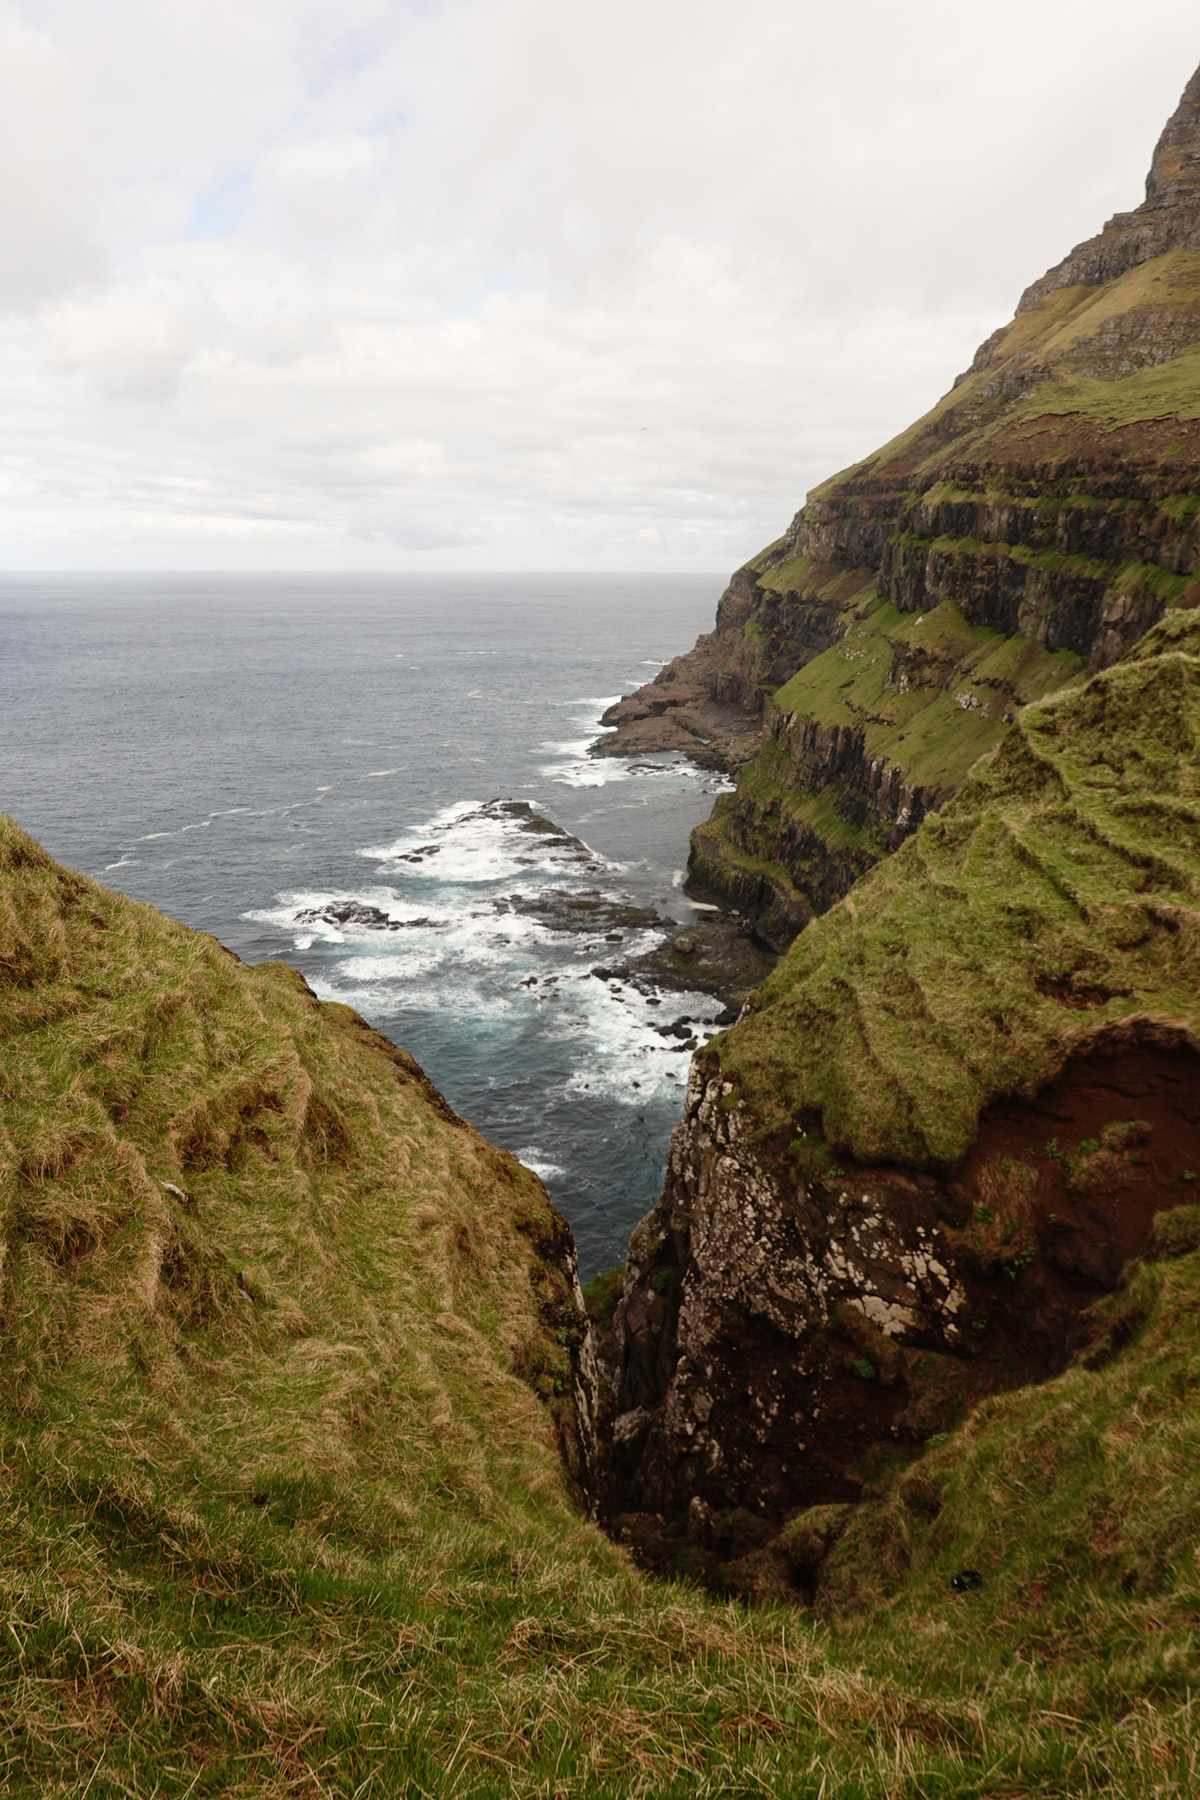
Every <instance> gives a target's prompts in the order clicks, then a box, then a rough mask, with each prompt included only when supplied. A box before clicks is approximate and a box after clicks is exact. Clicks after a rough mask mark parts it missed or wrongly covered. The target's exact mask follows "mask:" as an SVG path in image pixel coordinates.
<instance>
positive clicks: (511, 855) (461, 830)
mask: <svg viewBox="0 0 1200 1800" xmlns="http://www.w3.org/2000/svg"><path fill="white" fill-rule="evenodd" d="M361 854H362V855H363V856H366V857H369V858H371V859H373V860H375V861H377V862H380V863H383V864H385V865H387V866H389V868H390V869H392V870H394V871H395V873H396V874H397V875H400V874H402V875H403V877H404V880H405V881H413V880H419V881H421V882H426V881H429V882H434V883H436V884H437V885H438V886H439V887H444V886H447V885H452V886H460V885H463V884H474V883H484V882H497V881H511V880H514V879H517V880H519V879H520V878H521V877H522V876H525V875H527V874H528V873H529V871H530V870H537V871H538V872H539V873H542V874H551V875H556V876H557V875H562V874H567V873H574V872H577V871H578V870H580V869H581V868H582V867H584V866H585V865H590V868H591V872H592V873H598V872H599V871H600V870H601V868H609V869H611V868H613V867H614V866H615V865H613V864H610V863H608V862H607V861H606V859H604V858H603V857H600V856H597V855H596V854H595V853H594V852H593V851H591V850H590V849H589V848H588V846H587V845H581V844H580V843H579V841H578V840H574V839H571V838H569V837H567V836H566V835H565V834H564V835H563V836H559V835H557V834H554V835H552V834H550V833H548V832H545V833H543V832H539V831H530V830H528V829H523V821H522V818H521V816H520V815H517V816H514V815H513V814H511V813H507V812H503V811H502V810H501V809H500V808H499V807H498V806H496V805H495V804H494V803H492V802H485V803H480V802H478V801H474V800H458V801H455V803H454V804H453V805H452V806H447V807H443V809H442V810H441V812H438V813H435V814H434V816H433V818H432V819H429V820H427V821H426V822H425V823H424V824H421V825H410V826H408V827H407V829H406V830H405V831H403V832H402V833H401V835H400V836H399V837H398V838H396V839H395V840H394V841H393V842H392V843H390V844H379V845H373V846H371V847H370V848H368V849H366V850H364V851H362V852H361Z"/></svg>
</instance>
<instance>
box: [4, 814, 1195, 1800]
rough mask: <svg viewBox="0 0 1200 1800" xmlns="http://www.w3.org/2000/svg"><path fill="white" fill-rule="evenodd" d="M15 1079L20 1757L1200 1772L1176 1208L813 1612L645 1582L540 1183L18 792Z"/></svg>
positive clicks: (138, 1770) (528, 1788) (551, 1768)
mask: <svg viewBox="0 0 1200 1800" xmlns="http://www.w3.org/2000/svg"><path fill="white" fill-rule="evenodd" d="M0 1102H2V1106H3V1112H2V1130H3V1137H2V1140H0V1162H2V1164H3V1169H2V1172H0V1241H2V1246H3V1264H2V1279H3V1287H2V1289H0V1488H2V1494H3V1504H2V1505H0V1590H2V1592H3V1606H4V1622H3V1629H2V1631H0V1665H2V1667H0V1684H2V1686H0V1691H2V1695H3V1699H2V1703H0V1771H2V1774H0V1781H2V1782H3V1785H4V1788H5V1791H6V1792H10V1793H13V1794H17V1795H24V1794H31V1795H32V1794H37V1795H48V1796H53V1795H64V1796H65V1795H80V1796H82V1795H83V1794H85V1793H86V1794H90V1795H93V1796H99V1795H105V1794H114V1795H115V1794H137V1795H151V1794H158V1795H180V1796H187V1795H196V1796H199V1795H206V1794H207V1795H216V1794H220V1795H236V1796H251V1795H253V1796H258V1795H262V1796H268V1795H271V1796H274V1795H279V1796H283V1795H313V1796H316V1795H331V1796H332V1795H336V1796H343V1795H344V1796H347V1797H349V1796H362V1797H366V1796H370V1795H411V1796H413V1797H414V1800H415V1797H416V1796H421V1795H437V1796H456V1797H457V1796H473V1795H493V1794H514V1795H529V1796H535V1795H537V1796H546V1797H547V1800H549V1797H551V1796H556V1795H557V1796H569V1797H572V1800H573V1797H574V1796H584V1795H588V1796H591V1795H595V1796H605V1795H612V1796H614V1797H615V1796H622V1797H624V1796H639V1795H646V1796H650V1795H654V1796H659V1795H680V1796H684V1795H689V1796H690V1795H697V1796H698V1795H711V1796H718V1795H728V1796H733V1795H757V1794H770V1795H780V1796H785V1795H786V1796H810V1795H811V1796H812V1797H813V1800H817V1797H818V1796H824V1797H826V1800H832V1797H833V1796H847V1797H850V1796H864V1797H865V1796H871V1797H875V1796H879V1797H884V1796H887V1797H892V1796H897V1797H898V1796H918V1795H921V1796H926V1795H928V1796H933V1795H961V1796H966V1795H984V1794H988V1795H1016V1794H1022V1795H1023V1794H1038V1793H1041V1794H1080V1795H1101V1794H1130V1795H1133V1794H1137V1795H1142V1794H1162V1795H1183V1794H1187V1793H1190V1792H1192V1791H1194V1790H1195V1788H1196V1786H1197V1785H1198V1783H1197V1754H1198V1743H1200V1732H1198V1731H1197V1727H1196V1723H1195V1721H1194V1718H1193V1707H1192V1703H1191V1692H1192V1689H1193V1688H1194V1686H1195V1655H1196V1653H1195V1647H1194V1642H1193V1639H1194V1635H1195V1626H1196V1579H1195V1567H1194V1545H1195V1542H1196V1534H1197V1524H1198V1520H1197V1507H1196V1483H1195V1479H1194V1476H1193V1473H1192V1471H1193V1470H1194V1468H1195V1466H1196V1460H1197V1459H1196V1457H1195V1455H1194V1450H1195V1447H1196V1446H1195V1438H1194V1419H1193V1414H1192V1408H1193V1406H1194V1399H1193V1396H1194V1394H1195V1392H1196V1381H1197V1376H1198V1375H1200V1362H1198V1359H1197V1344H1196V1341H1195V1329H1194V1320H1195V1317H1196V1310H1195V1304H1194V1301H1195V1297H1196V1292H1197V1289H1198V1287H1200V1274H1198V1271H1197V1268H1196V1264H1197V1256H1196V1254H1195V1252H1192V1251H1188V1249H1187V1243H1188V1238H1187V1232H1186V1229H1182V1228H1181V1231H1182V1235H1178V1236H1177V1240H1173V1242H1172V1246H1171V1247H1172V1248H1173V1249H1175V1250H1182V1251H1183V1254H1181V1255H1180V1256H1178V1257H1176V1258H1174V1259H1173V1260H1171V1261H1169V1262H1164V1263H1162V1264H1161V1265H1159V1264H1156V1265H1154V1266H1153V1268H1151V1269H1148V1270H1147V1271H1144V1272H1143V1274H1142V1275H1141V1276H1139V1277H1138V1278H1137V1280H1136V1281H1135V1282H1134V1283H1131V1284H1130V1286H1129V1287H1128V1289H1127V1290H1126V1297H1127V1310H1126V1312H1125V1313H1124V1314H1122V1315H1121V1317H1120V1319H1117V1320H1115V1321H1114V1326H1113V1333H1114V1335H1113V1338H1112V1344H1111V1360H1110V1361H1109V1362H1108V1363H1107V1365H1106V1366H1105V1367H1103V1368H1092V1369H1088V1370H1084V1369H1077V1370H1072V1371H1070V1372H1069V1373H1068V1375H1066V1376H1064V1377H1063V1378H1062V1380H1061V1382H1059V1383H1055V1384H1050V1385H1049V1386H1048V1387H1046V1388H1044V1389H1041V1390H1038V1391H1037V1392H1036V1393H1030V1394H1025V1395H1015V1396H1008V1397H1006V1398H1005V1399H1004V1400H1003V1401H1002V1402H999V1403H994V1404H992V1405H991V1406H990V1407H989V1408H988V1409H985V1411H984V1412H983V1413H982V1414H980V1415H978V1416H976V1417H975V1418H973V1419H971V1420H968V1421H967V1424H966V1425H965V1426H964V1428H963V1429H962V1430H961V1431H960V1432H958V1433H956V1434H955V1435H954V1436H953V1437H952V1438H951V1439H950V1440H949V1441H948V1442H947V1443H944V1444H942V1445H937V1446H934V1447H933V1448H932V1449H931V1450H930V1451H929V1452H928V1455H927V1458H926V1460H925V1462H923V1463H922V1464H920V1465H916V1466H915V1468H914V1469H910V1470H909V1471H908V1472H907V1473H906V1474H905V1475H904V1477H903V1480H902V1481H901V1480H895V1481H893V1482H892V1483H891V1484H890V1485H889V1482H888V1481H887V1480H886V1479H881V1483H880V1488H879V1494H878V1497H877V1498H876V1499H875V1500H873V1501H872V1502H870V1503H869V1505H868V1506H867V1507H866V1508H864V1509H863V1510H862V1511H861V1512H860V1514H859V1515H857V1517H856V1518H855V1520H854V1521H853V1523H852V1525H851V1528H850V1530H849V1531H847V1533H846V1535H845V1536H844V1538H843V1540H842V1543H841V1545H840V1546H839V1548H838V1551H837V1559H838V1560H837V1565H836V1566H837V1569H838V1571H839V1578H838V1590H837V1591H838V1594H839V1603H838V1606H837V1607H836V1608H835V1609H833V1610H831V1611H830V1614H829V1616H828V1617H825V1618H822V1619H820V1620H814V1619H812V1618H810V1617H809V1616H808V1615H806V1614H804V1613H802V1612H800V1611H798V1610H791V1611H783V1610H776V1609H773V1608H772V1607H771V1606H769V1605H767V1606H764V1607H760V1608H758V1609H755V1610H747V1609H744V1608H742V1607H741V1606H739V1605H735V1604H725V1603H721V1602H718V1601H715V1600H712V1599H710V1598H708V1597H706V1596H704V1595H701V1594H699V1593H697V1592H695V1591H693V1590H691V1589H689V1588H687V1587H685V1586H681V1585H675V1586H669V1585H664V1584H658V1583H654V1582H651V1581H649V1580H648V1579H646V1578H644V1577H642V1576H641V1575H639V1574H638V1573H637V1572H636V1571H635V1570H634V1569H633V1568H632V1567H631V1566H630V1565H629V1563H628V1562H627V1561H626V1559H625V1558H624V1556H623V1554H622V1553H621V1552H620V1551H618V1550H617V1549H616V1548H615V1547H614V1546H613V1545H611V1544H610V1543H608V1542H607V1541H606V1540H605V1538H604V1537H603V1536H602V1535H601V1534H600V1533H599V1531H598V1530H597V1529H596V1528H595V1527H594V1526H593V1525H591V1524H590V1523H589V1522H588V1521H587V1520H586V1518H585V1517H584V1516H583V1515H582V1513H581V1511H580V1508H579V1505H578V1503H577V1501H578V1496H579V1495H580V1493H581V1492H582V1491H583V1490H584V1489H585V1488H586V1485H587V1482H588V1460H589V1455H590V1445H589V1418H588V1408H589V1396H588V1379H587V1376H588V1371H587V1347H586V1344H585V1343H584V1341H583V1328H582V1319H581V1314H580V1312H579V1309H578V1305H577V1300H576V1297H575V1287H574V1280H573V1266H572V1262H571V1257H570V1252H569V1245H568V1244H567V1242H566V1240H565V1237H564V1234H563V1232H562V1230H561V1227H560V1225H559V1224H558V1222H557V1221H556V1219H555V1216H554V1214H553V1212H552V1210H551V1209H550V1208H549V1207H548V1204H547V1202H546V1200H545V1196H544V1193H543V1192H542V1190H541V1189H540V1187H539V1185H538V1184H537V1182H536V1181H535V1180H534V1178H533V1177H532V1176H530V1175H529V1174H528V1173H527V1172H526V1171H523V1170H522V1169H521V1168H520V1167H519V1165H517V1164H516V1163H514V1162H513V1160H512V1159H511V1158H509V1157H505V1156H503V1155H502V1154H501V1153H499V1152H497V1151H495V1150H494V1149H492V1148H491V1146H489V1145H487V1144H486V1143H485V1142H484V1141H483V1140H482V1139H480V1138H479V1137H478V1136H477V1135H476V1134H475V1133H474V1132H472V1131H471V1130H470V1128H469V1127H466V1126H464V1125H463V1124H462V1122H461V1121H458V1120H456V1119H455V1118H454V1116H453V1114H451V1113H449V1111H448V1109H447V1108H446V1107H445V1106H444V1104H443V1103H442V1102H441V1101H440V1099H439V1097H438V1096H437V1095H436V1094H435V1093H434V1092H433V1090H432V1089H430V1088H429V1086H428V1084H427V1083H426V1082H424V1080H423V1078H422V1077H421V1075H420V1072H419V1071H418V1070H417V1069H416V1068H415V1065H413V1064H412V1063H411V1062H410V1061H409V1059H407V1058H405V1057H404V1056H403V1054H402V1053H400V1052H396V1051H395V1050H394V1049H392V1047H390V1046H389V1045H387V1044H386V1043H385V1042H384V1041H383V1040H381V1039H379V1038H378V1037H377V1035H376V1034H374V1033H372V1032H370V1031H369V1030H368V1029H367V1028H366V1027H364V1026H363V1025H362V1024H361V1022H360V1021H358V1020H357V1019H356V1018H355V1017H354V1015H353V1014H351V1013H349V1012H348V1011H347V1010H346V1009H345V1008H340V1007H330V1006H322V1005H321V1004H320V1003H319V1002H317V1001H316V1000H315V999H314V997H313V996H312V995H311V994H310V993H309V992H308V990H307V989H306V988H305V987H304V984H303V983H302V982H301V981H300V980H299V978H298V977H296V976H294V975H293V974H291V973H290V972H289V971H287V970H285V969H282V968H280V967H276V966H268V967H263V968H260V969H247V968H244V967H243V966H242V965H240V964H238V963H237V962H236V961H235V960H234V959H233V958H231V957H229V956H228V955H227V954H226V953H225V952H224V951H222V950H221V949H220V947H219V946H218V945H216V944H214V943H213V942H212V940H211V939H206V938H203V937H201V936H199V935H198V934H196V933H192V932H189V931H186V930H185V929H183V928H182V927H179V926H176V925H173V924H171V923H170V922H169V921H167V920H165V919H163V918H162V917H161V916H160V915H158V914H156V913H155V912H153V910H152V909H150V908H147V907H141V906H136V905H134V904H133V903H131V902H129V901H126V900H124V899H122V898H120V897H119V896H117V895H113V894H110V893H108V892H106V891H105V890H103V889H101V888H99V887H98V886H96V885H95V884H94V883H91V882H88V881H85V880H83V879H81V878H80V877H78V876H75V875H73V874H71V873H70V872H69V871H66V870H63V869H61V868H58V867H57V866H56V865H55V864H53V863H52V862H51V861H50V860H49V859H48V858H47V857H45V856H44V855H43V854H42V852H40V851H39V850H38V849H37V847H36V846H35V845H33V844H32V843H31V842H30V840H29V839H27V838H26V837H24V836H23V834H22V833H20V832H19V831H18V830H17V829H16V828H15V827H14V826H12V825H11V824H10V823H7V822H5V823H4V824H3V826H0ZM1185 1224H1186V1222H1185ZM1139 1283H1140V1284H1141V1285H1140V1286H1139V1285H1138V1284H1139ZM1129 1296H1132V1297H1131V1298H1129ZM1072 1384H1073V1385H1072ZM1064 1407H1065V1408H1067V1409H1068V1410H1067V1411H1066V1412H1065V1413H1064V1412H1063V1410H1062V1409H1063V1408H1064ZM1056 1409H1058V1410H1057V1411H1056ZM564 1459H565V1464H566V1472H564ZM918 1475H923V1478H924V1479H925V1480H926V1481H927V1483H928V1491H926V1490H925V1489H921V1490H920V1491H919V1492H918V1490H917V1489H916V1488H914V1487H913V1485H912V1484H913V1483H914V1481H916V1480H917V1477H918ZM1060 1483H1061V1484H1062V1493H1063V1495H1064V1496H1065V1497H1066V1500H1067V1505H1066V1507H1065V1508H1064V1507H1061V1506H1059V1505H1058V1504H1057V1502H1056V1501H1055V1498H1054V1496H1055V1493H1056V1492H1057V1491H1058V1490H1057V1484H1060ZM573 1496H574V1497H573ZM1152 1498H1153V1502H1154V1504H1153V1506H1151V1499H1152ZM1155 1520H1157V1521H1159V1524H1158V1525H1153V1521H1155ZM1147 1521H1150V1524H1148V1523H1147ZM1168 1524H1169V1529H1168ZM1152 1525H1153V1529H1151V1526H1152ZM1081 1534H1082V1536H1081ZM1139 1534H1140V1535H1139ZM1085 1544H1086V1545H1090V1549H1085V1548H1083V1547H1081V1546H1084V1545H1085ZM1139 1546H1140V1548H1139ZM968 1558H969V1559H970V1560H971V1563H972V1566H974V1567H977V1568H979V1569H980V1570H981V1571H982V1573H983V1575H984V1585H983V1587H982V1588H980V1589H979V1590H977V1591H972V1592H970V1593H967V1594H959V1593H956V1592H955V1591H954V1590H953V1589H952V1588H951V1587H950V1585H949V1580H948V1574H949V1573H950V1572H952V1571H953V1569H954V1568H955V1567H957V1566H958V1565H959V1563H960V1561H964V1560H966V1559H968ZM1139 1559H1140V1560H1139ZM1131 1573H1132V1577H1133V1579H1132V1583H1131V1581H1130V1576H1131Z"/></svg>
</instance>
